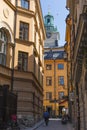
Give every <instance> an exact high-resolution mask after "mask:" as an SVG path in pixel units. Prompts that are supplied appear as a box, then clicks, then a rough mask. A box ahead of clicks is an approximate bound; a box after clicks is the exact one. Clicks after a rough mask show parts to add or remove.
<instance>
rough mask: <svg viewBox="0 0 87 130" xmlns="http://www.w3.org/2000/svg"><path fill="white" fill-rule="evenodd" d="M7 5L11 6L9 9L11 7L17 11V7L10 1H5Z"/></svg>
mask: <svg viewBox="0 0 87 130" xmlns="http://www.w3.org/2000/svg"><path fill="white" fill-rule="evenodd" d="M4 1H5V3H6V4H8V5H9V7H11V9H12V10H14V11H16V7H15V6H14V5H13V4H12V3H11V2H10V1H9V0H4Z"/></svg>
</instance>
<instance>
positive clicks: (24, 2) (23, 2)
mask: <svg viewBox="0 0 87 130" xmlns="http://www.w3.org/2000/svg"><path fill="white" fill-rule="evenodd" d="M21 7H22V8H25V9H29V1H28V0H21Z"/></svg>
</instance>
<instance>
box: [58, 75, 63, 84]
mask: <svg viewBox="0 0 87 130" xmlns="http://www.w3.org/2000/svg"><path fill="white" fill-rule="evenodd" d="M58 84H59V85H64V76H59V77H58Z"/></svg>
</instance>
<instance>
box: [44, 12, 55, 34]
mask: <svg viewBox="0 0 87 130" xmlns="http://www.w3.org/2000/svg"><path fill="white" fill-rule="evenodd" d="M44 25H45V28H46V32H57V27H54V17H53V16H52V15H51V14H50V12H48V14H47V15H46V16H44Z"/></svg>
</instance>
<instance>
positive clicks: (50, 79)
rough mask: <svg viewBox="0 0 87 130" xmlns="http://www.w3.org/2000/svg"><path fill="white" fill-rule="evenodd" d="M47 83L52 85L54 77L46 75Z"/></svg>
mask: <svg viewBox="0 0 87 130" xmlns="http://www.w3.org/2000/svg"><path fill="white" fill-rule="evenodd" d="M46 85H47V86H50V85H52V77H46Z"/></svg>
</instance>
